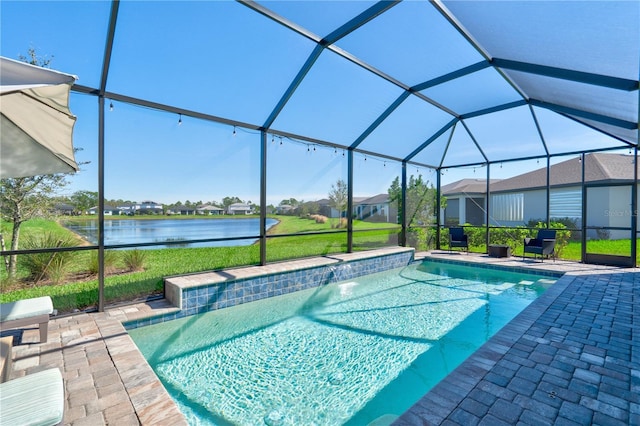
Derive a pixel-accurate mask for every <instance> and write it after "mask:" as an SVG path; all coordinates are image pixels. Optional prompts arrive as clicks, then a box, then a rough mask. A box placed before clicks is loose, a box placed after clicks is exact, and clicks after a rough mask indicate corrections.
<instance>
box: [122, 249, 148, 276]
mask: <svg viewBox="0 0 640 426" xmlns="http://www.w3.org/2000/svg"><path fill="white" fill-rule="evenodd" d="M146 258H147V253H146V252H144V251H142V250H138V249H136V250H131V251H125V252H124V253H123V254H122V261H123V262H124V266H126V267H127V269H128V270H129V271H142V270H144V262H145V260H146Z"/></svg>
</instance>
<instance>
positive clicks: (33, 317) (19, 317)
mask: <svg viewBox="0 0 640 426" xmlns="http://www.w3.org/2000/svg"><path fill="white" fill-rule="evenodd" d="M52 313H53V302H52V301H51V298H50V297H49V296H43V297H35V298H33V299H23V300H18V301H16V302H11V303H3V304H1V305H0V330H8V329H10V328H17V327H24V326H27V325H32V324H38V325H39V327H40V342H41V343H43V342H46V341H47V332H48V329H49V315H51V314H52Z"/></svg>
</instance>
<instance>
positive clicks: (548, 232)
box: [522, 229, 556, 262]
mask: <svg viewBox="0 0 640 426" xmlns="http://www.w3.org/2000/svg"><path fill="white" fill-rule="evenodd" d="M555 248H556V231H554V230H552V229H540V230H539V231H538V235H537V236H536V237H535V238H525V240H524V250H523V253H522V259H523V260H524V256H525V254H527V253H532V254H533V255H534V258H535V257H536V255H539V256H540V261H541V262H544V258H545V256H547V257H549V256H551V257H552V258H553V260H554V261H555V260H556V255H555Z"/></svg>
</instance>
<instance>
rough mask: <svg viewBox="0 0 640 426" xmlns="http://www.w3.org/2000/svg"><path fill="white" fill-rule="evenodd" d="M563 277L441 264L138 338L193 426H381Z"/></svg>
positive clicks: (243, 308) (165, 327)
mask: <svg viewBox="0 0 640 426" xmlns="http://www.w3.org/2000/svg"><path fill="white" fill-rule="evenodd" d="M553 282H555V278H551V277H544V276H539V275H527V274H522V273H512V272H506V271H502V270H492V269H484V268H472V267H467V266H459V265H452V264H443V263H437V262H423V263H417V264H412V265H409V266H407V267H404V268H399V269H394V270H391V271H387V272H383V273H378V274H373V275H369V276H366V277H362V278H357V279H354V280H351V281H343V282H339V283H333V284H328V285H325V286H322V287H318V288H315V289H309V290H303V291H299V292H296V293H290V294H287V295H283V296H278V297H273V298H270V299H264V300H259V301H256V302H252V303H247V304H242V305H237V306H234V307H231V308H226V309H222V310H219V311H213V312H209V313H206V314H201V315H196V316H191V317H186V318H183V319H180V320H175V321H169V322H165V323H162V324H157V325H151V326H148V327H141V328H138V329H133V330H130V331H129V333H130V335H131V337H132V338H133V340H134V341H135V343H136V344H137V345H138V347H139V348H140V350H141V352H142V353H143V354H144V356H145V357H146V359H147V360H148V361H149V363H150V365H151V366H152V368H153V369H154V371H155V372H156V374H157V375H158V377H159V378H160V380H161V381H162V382H163V384H164V385H165V387H166V388H167V390H168V391H169V393H170V394H171V396H172V397H173V398H174V400H175V401H176V403H177V404H178V405H179V407H180V409H181V410H182V412H183V413H184V414H185V417H186V418H187V419H188V421H189V423H190V424H193V425H230V424H234V425H270V426H275V425H303V424H304V425H342V424H347V425H367V424H370V423H372V422H375V424H376V425H381V424H388V423H390V422H391V421H392V420H393V419H395V418H396V417H397V416H399V415H400V414H402V413H403V412H404V411H406V410H407V409H408V408H409V407H410V406H411V405H413V404H414V403H415V402H416V401H417V400H418V399H419V398H420V397H421V396H422V395H423V394H425V393H426V392H427V391H428V390H429V389H430V388H431V387H433V386H434V385H435V384H436V383H437V382H438V381H440V380H441V379H442V378H444V377H445V376H446V375H447V374H448V373H449V372H451V371H452V370H453V369H454V368H455V367H457V366H458V365H459V364H460V363H461V362H462V361H463V360H464V359H465V358H467V357H468V356H469V355H470V354H471V353H473V352H474V351H475V350H476V349H478V348H479V347H480V346H481V345H482V344H483V343H484V342H486V341H487V340H488V339H489V338H490V337H491V336H492V335H493V334H495V333H496V332H497V331H498V330H499V329H500V328H501V327H503V326H504V325H505V324H506V323H507V322H509V321H510V320H511V319H513V318H514V317H515V316H516V315H517V314H518V313H519V312H521V311H522V310H523V309H524V308H525V307H526V306H527V305H529V303H531V302H532V301H533V300H535V299H536V298H537V297H538V296H539V295H540V294H541V293H542V292H543V291H544V290H545V289H546V288H548V287H549V286H550V285H551V284H553Z"/></svg>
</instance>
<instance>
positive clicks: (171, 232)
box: [64, 218, 278, 248]
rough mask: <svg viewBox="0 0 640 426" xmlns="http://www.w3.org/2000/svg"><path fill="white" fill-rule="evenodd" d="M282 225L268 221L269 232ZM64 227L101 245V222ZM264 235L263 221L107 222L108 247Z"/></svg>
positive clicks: (236, 242)
mask: <svg viewBox="0 0 640 426" xmlns="http://www.w3.org/2000/svg"><path fill="white" fill-rule="evenodd" d="M276 223H278V221H277V220H275V219H267V222H266V225H267V229H269V228H271V227H272V226H273V225H275V224H276ZM64 226H65V227H67V228H68V229H70V230H71V231H73V232H75V233H77V234H79V235H80V236H82V237H83V238H84V239H86V240H87V241H89V242H91V243H92V244H98V220H97V219H96V220H82V221H73V220H70V221H66V222H65V223H64ZM257 235H260V219H257V218H247V219H244V218H242V219H143V220H142V219H109V220H105V222H104V241H105V245H117V244H139V243H161V242H168V241H180V240H202V239H209V238H233V237H255V236H257ZM255 241H256V240H255V239H246V240H232V241H214V242H207V243H191V244H186V243H185V244H184V245H182V244H180V245H173V244H172V245H170V246H165V245H158V246H150V247H146V248H166V247H224V246H248V245H251V244H253V243H254V242H255Z"/></svg>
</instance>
